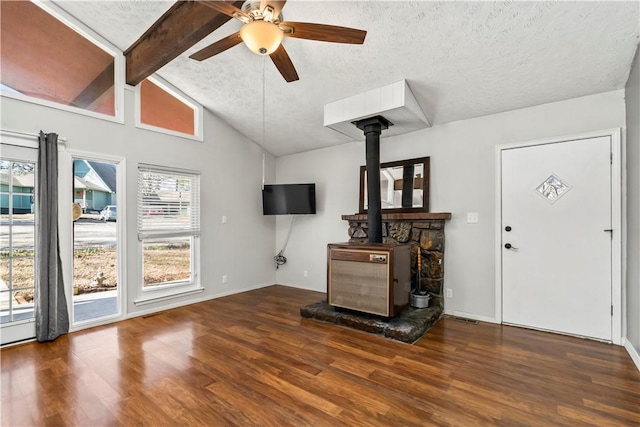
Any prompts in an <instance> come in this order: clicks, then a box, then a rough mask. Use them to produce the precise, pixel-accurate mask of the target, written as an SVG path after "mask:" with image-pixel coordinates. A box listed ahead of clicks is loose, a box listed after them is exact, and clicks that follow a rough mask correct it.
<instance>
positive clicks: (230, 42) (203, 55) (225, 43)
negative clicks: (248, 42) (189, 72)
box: [189, 31, 242, 61]
mask: <svg viewBox="0 0 640 427" xmlns="http://www.w3.org/2000/svg"><path fill="white" fill-rule="evenodd" d="M239 43H242V39H241V38H240V32H239V31H238V32H235V33H233V34H231V35H230V36H227V37H225V38H223V39H220V40H218V41H217V42H215V43H212V44H210V45H209V46H207V47H205V48H203V49H200V50H199V51H197V52H196V53H194V54H192V55H191V56H189V58H191V59H195V60H196V61H203V60H205V59H207V58H211V57H212V56H214V55H217V54H219V53H221V52H224V51H225V50H227V49H229V48H232V47H234V46H235V45H237V44H239Z"/></svg>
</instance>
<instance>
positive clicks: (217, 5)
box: [199, 0, 251, 22]
mask: <svg viewBox="0 0 640 427" xmlns="http://www.w3.org/2000/svg"><path fill="white" fill-rule="evenodd" d="M199 2H200V3H201V4H203V5H204V6H207V7H208V8H210V9H213V10H215V11H216V12H220V13H224V14H225V15H227V16H230V17H232V18H236V19H239V20H241V21H243V22H249V21H250V20H251V17H250V16H249V15H248V14H247V13H246V12H243V11H242V10H241V9H238V8H237V7H235V6H234V5H233V2H231V1H229V2H226V1H220V0H214V1H206V0H200V1H199Z"/></svg>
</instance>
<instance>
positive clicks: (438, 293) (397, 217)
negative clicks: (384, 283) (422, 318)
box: [342, 213, 451, 308]
mask: <svg viewBox="0 0 640 427" xmlns="http://www.w3.org/2000/svg"><path fill="white" fill-rule="evenodd" d="M450 218H451V214H448V213H443V214H427V213H425V214H383V217H382V236H383V241H384V243H396V244H409V245H411V279H412V288H415V283H416V273H417V271H418V266H417V261H418V251H421V253H422V265H421V266H420V268H421V283H420V287H419V290H421V291H426V292H428V293H430V294H431V302H430V305H431V306H434V305H437V306H440V307H441V308H444V295H443V283H444V226H445V221H446V220H447V219H450ZM342 219H343V220H347V221H349V230H348V233H349V237H350V239H349V242H358V243H365V242H367V236H368V234H367V229H368V225H367V216H366V214H365V215H362V214H358V215H343V216H342Z"/></svg>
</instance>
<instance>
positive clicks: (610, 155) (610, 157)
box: [609, 153, 613, 165]
mask: <svg viewBox="0 0 640 427" xmlns="http://www.w3.org/2000/svg"><path fill="white" fill-rule="evenodd" d="M609 164H610V165H612V164H613V153H609Z"/></svg>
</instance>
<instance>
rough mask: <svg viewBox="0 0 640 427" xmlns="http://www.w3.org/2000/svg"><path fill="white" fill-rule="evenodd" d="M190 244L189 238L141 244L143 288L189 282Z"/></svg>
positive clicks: (190, 239)
mask: <svg viewBox="0 0 640 427" xmlns="http://www.w3.org/2000/svg"><path fill="white" fill-rule="evenodd" d="M191 242H192V238H190V237H186V238H178V239H163V240H154V241H145V242H143V244H142V252H143V259H144V265H143V272H144V286H154V285H159V284H166V283H170V282H183V281H191V280H192V278H191Z"/></svg>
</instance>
